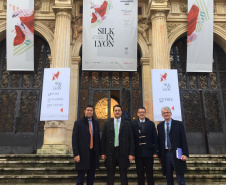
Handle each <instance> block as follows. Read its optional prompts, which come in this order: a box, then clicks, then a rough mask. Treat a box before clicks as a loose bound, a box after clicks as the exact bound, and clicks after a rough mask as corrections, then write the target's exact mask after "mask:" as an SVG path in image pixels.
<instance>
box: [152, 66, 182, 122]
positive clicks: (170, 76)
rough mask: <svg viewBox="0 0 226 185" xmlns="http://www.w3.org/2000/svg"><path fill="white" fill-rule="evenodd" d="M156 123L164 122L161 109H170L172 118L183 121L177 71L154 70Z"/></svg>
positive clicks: (153, 91) (153, 90)
mask: <svg viewBox="0 0 226 185" xmlns="http://www.w3.org/2000/svg"><path fill="white" fill-rule="evenodd" d="M151 77H152V96H153V109H154V121H163V120H164V119H163V117H162V113H161V109H162V107H165V106H167V107H169V108H170V109H171V112H172V118H173V119H175V120H180V121H181V120H182V118H181V105H180V94H179V85H178V74H177V70H175V69H171V70H167V69H152V70H151Z"/></svg>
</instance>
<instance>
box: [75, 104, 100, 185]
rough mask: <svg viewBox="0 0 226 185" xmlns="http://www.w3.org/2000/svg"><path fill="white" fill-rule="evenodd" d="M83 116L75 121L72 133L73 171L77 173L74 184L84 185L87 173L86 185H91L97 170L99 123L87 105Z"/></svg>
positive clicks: (91, 108) (90, 107)
mask: <svg viewBox="0 0 226 185" xmlns="http://www.w3.org/2000/svg"><path fill="white" fill-rule="evenodd" d="M84 113H85V116H84V117H83V118H82V119H80V120H78V121H75V124H74V128H73V133H72V148H73V153H74V159H75V164H76V165H75V169H76V170H77V171H78V177H77V181H76V184H77V185H83V184H84V176H85V173H87V185H93V183H94V178H95V169H96V168H99V151H100V149H99V146H100V130H99V122H98V121H97V120H94V118H93V107H92V106H91V105H88V106H87V107H86V109H85V111H84Z"/></svg>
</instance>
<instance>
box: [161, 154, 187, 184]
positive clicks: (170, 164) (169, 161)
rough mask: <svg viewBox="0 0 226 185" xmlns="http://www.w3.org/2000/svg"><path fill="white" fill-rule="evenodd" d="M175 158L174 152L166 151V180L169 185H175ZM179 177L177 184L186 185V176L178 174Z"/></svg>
mask: <svg viewBox="0 0 226 185" xmlns="http://www.w3.org/2000/svg"><path fill="white" fill-rule="evenodd" d="M174 160H175V158H174V156H173V152H172V151H168V150H166V151H165V164H166V180H167V185H174V180H173V170H175V161H174ZM176 177H177V183H178V185H185V179H184V175H178V174H176Z"/></svg>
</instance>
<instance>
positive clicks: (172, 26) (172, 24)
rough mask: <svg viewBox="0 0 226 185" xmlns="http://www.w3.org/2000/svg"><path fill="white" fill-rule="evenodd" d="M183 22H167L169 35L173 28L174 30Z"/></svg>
mask: <svg viewBox="0 0 226 185" xmlns="http://www.w3.org/2000/svg"><path fill="white" fill-rule="evenodd" d="M180 25H181V23H168V24H167V32H168V35H169V34H170V32H171V31H172V30H174V29H175V28H176V27H178V26H180Z"/></svg>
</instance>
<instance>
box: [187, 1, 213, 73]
mask: <svg viewBox="0 0 226 185" xmlns="http://www.w3.org/2000/svg"><path fill="white" fill-rule="evenodd" d="M212 70H213V0H188V33H187V70H186V71H187V72H212Z"/></svg>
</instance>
